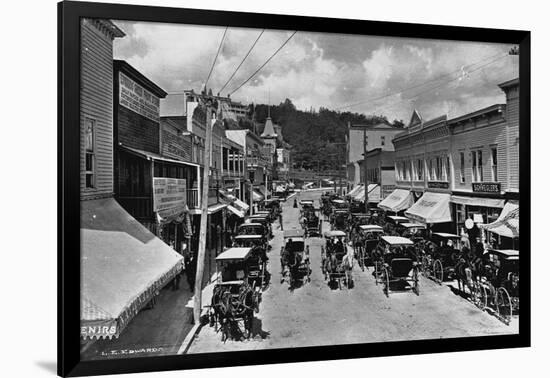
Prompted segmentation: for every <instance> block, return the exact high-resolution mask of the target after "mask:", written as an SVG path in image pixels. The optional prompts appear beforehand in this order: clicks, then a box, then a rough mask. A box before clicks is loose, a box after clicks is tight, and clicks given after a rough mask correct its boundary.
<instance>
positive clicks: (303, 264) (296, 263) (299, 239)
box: [281, 229, 311, 288]
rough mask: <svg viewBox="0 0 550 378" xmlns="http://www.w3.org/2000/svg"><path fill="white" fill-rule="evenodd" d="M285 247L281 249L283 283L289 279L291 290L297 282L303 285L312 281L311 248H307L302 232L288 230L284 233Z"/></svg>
mask: <svg viewBox="0 0 550 378" xmlns="http://www.w3.org/2000/svg"><path fill="white" fill-rule="evenodd" d="M283 238H284V245H283V246H282V247H281V283H282V282H284V280H285V278H288V283H289V285H290V287H291V288H293V287H294V286H295V283H296V282H297V281H301V282H302V284H304V283H306V282H308V281H310V280H311V278H310V275H311V266H310V261H309V246H306V243H305V239H304V232H303V231H302V230H297V229H293V230H286V231H284V233H283Z"/></svg>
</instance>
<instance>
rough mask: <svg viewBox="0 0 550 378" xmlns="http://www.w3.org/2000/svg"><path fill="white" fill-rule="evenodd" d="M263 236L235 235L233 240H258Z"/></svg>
mask: <svg viewBox="0 0 550 378" xmlns="http://www.w3.org/2000/svg"><path fill="white" fill-rule="evenodd" d="M260 238H263V235H237V236H235V239H260Z"/></svg>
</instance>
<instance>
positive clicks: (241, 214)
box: [227, 205, 244, 218]
mask: <svg viewBox="0 0 550 378" xmlns="http://www.w3.org/2000/svg"><path fill="white" fill-rule="evenodd" d="M227 209H228V210H229V211H231V212H232V213H233V214H235V215H236V216H238V217H240V218H244V212H243V211H241V210H238V209H236V208H234V207H233V206H231V205H227Z"/></svg>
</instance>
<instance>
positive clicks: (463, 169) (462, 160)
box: [460, 152, 466, 184]
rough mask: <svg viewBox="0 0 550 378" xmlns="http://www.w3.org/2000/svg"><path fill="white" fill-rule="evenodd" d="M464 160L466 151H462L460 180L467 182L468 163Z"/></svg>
mask: <svg viewBox="0 0 550 378" xmlns="http://www.w3.org/2000/svg"><path fill="white" fill-rule="evenodd" d="M465 163H466V162H465V160H464V152H461V153H460V182H461V183H463V184H464V183H465V182H466V164H465Z"/></svg>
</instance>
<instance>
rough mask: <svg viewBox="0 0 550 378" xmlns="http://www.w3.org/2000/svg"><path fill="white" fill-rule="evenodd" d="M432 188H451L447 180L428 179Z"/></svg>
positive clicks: (429, 186)
mask: <svg viewBox="0 0 550 378" xmlns="http://www.w3.org/2000/svg"><path fill="white" fill-rule="evenodd" d="M428 188H430V189H449V183H448V182H446V181H428Z"/></svg>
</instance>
